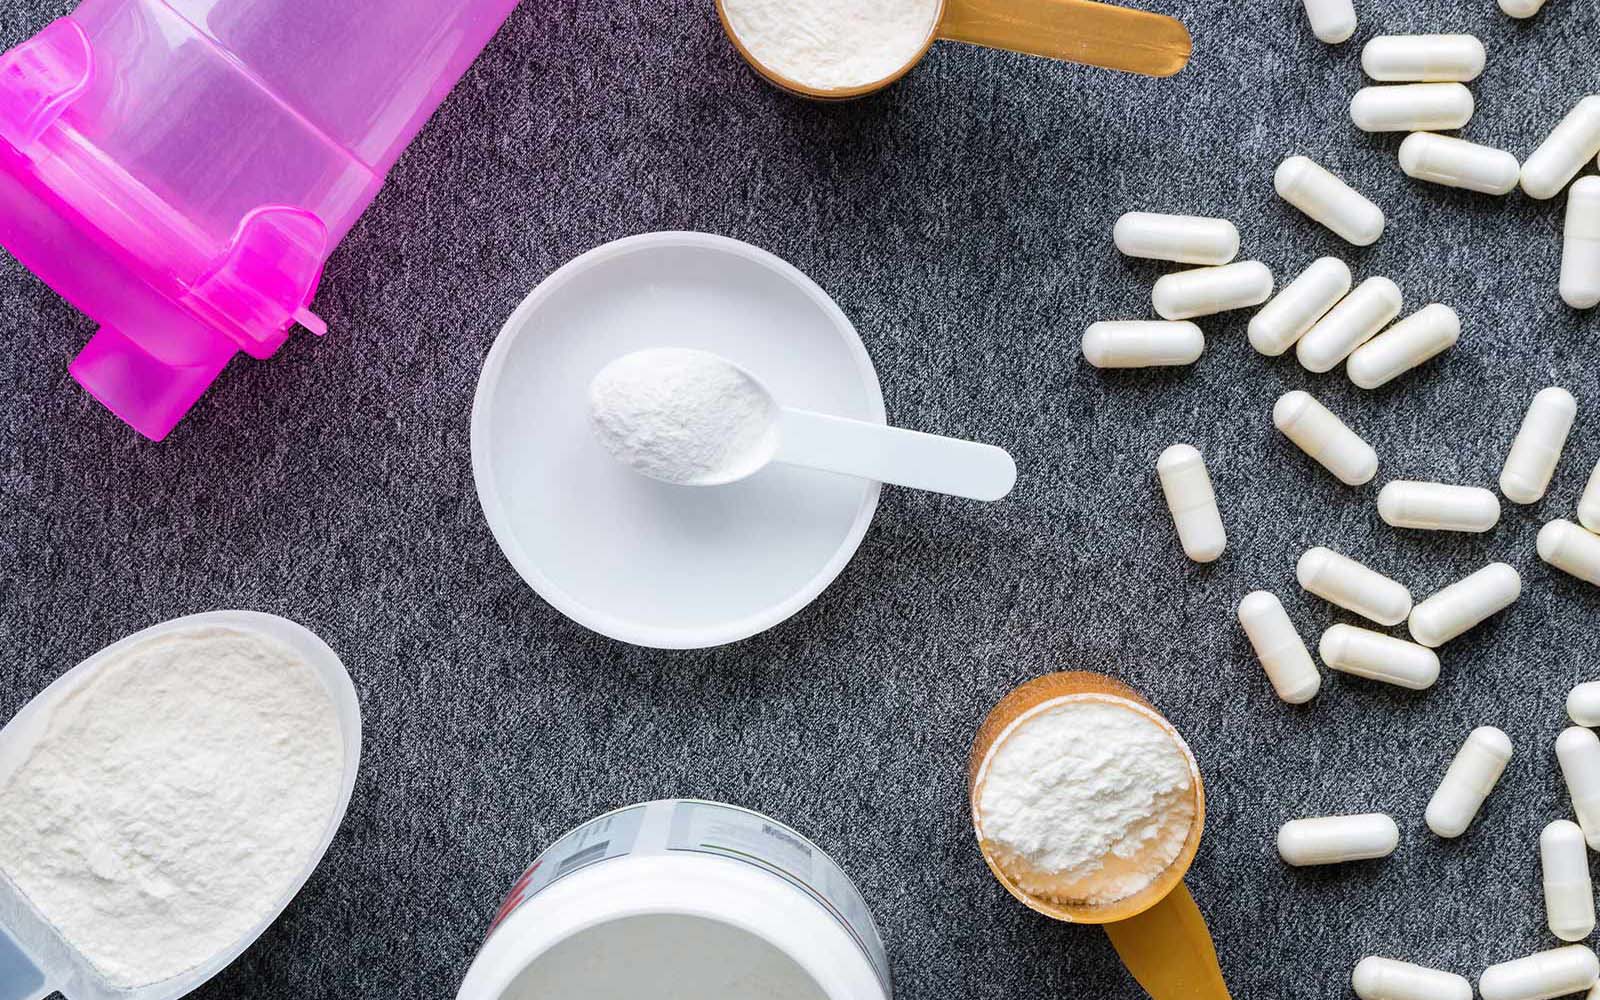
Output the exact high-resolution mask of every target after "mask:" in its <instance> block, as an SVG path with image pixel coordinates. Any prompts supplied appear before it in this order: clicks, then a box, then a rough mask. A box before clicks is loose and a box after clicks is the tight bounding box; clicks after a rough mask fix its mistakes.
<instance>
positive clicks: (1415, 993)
mask: <svg viewBox="0 0 1600 1000" xmlns="http://www.w3.org/2000/svg"><path fill="white" fill-rule="evenodd" d="M1350 985H1351V986H1352V987H1353V988H1354V989H1355V991H1356V996H1358V997H1360V998H1361V1000H1472V984H1471V983H1469V982H1467V981H1466V979H1464V978H1462V977H1461V976H1458V975H1456V974H1455V973H1453V972H1444V971H1441V970H1439V969H1430V968H1428V967H1427V966H1423V965H1412V964H1411V963H1410V962H1399V961H1396V960H1395V959H1392V958H1379V957H1378V956H1377V955H1369V956H1367V957H1366V958H1363V959H1362V960H1361V961H1360V962H1359V963H1358V964H1357V965H1356V969H1355V971H1354V972H1353V973H1351V974H1350Z"/></svg>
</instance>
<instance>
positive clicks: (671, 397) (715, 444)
mask: <svg viewBox="0 0 1600 1000" xmlns="http://www.w3.org/2000/svg"><path fill="white" fill-rule="evenodd" d="M776 417H777V414H776V412H775V407H774V406H773V403H772V400H771V399H770V398H769V397H768V396H767V394H766V391H765V390H764V389H763V388H762V387H761V386H760V385H759V384H757V383H756V382H754V381H753V380H752V379H751V378H750V377H749V376H748V375H746V374H745V373H744V371H743V370H742V369H740V368H738V367H737V366H735V365H732V364H730V363H728V362H727V361H726V360H724V359H723V358H721V357H719V356H717V355H715V354H712V353H710V352H708V351H691V350H687V349H683V348H661V349H657V350H650V351H637V352H635V353H633V354H629V355H626V356H624V357H621V358H618V359H617V360H616V361H613V362H612V363H611V364H609V365H607V366H606V367H605V368H604V369H603V370H602V371H601V372H600V374H599V375H596V376H595V378H594V381H593V382H592V383H590V385H589V422H590V425H591V426H592V427H593V428H594V432H595V435H596V436H597V437H599V438H600V443H601V444H603V445H605V447H606V450H607V451H609V452H611V454H612V457H614V458H616V460H617V461H619V462H621V463H623V464H624V465H627V466H631V467H632V468H633V469H634V470H635V471H637V472H641V473H643V474H644V475H646V476H649V477H651V478H652V479H660V480H663V481H665V482H669V483H679V484H683V485H707V484H713V483H720V482H727V481H730V480H732V479H737V478H740V477H742V476H743V475H746V474H748V473H750V472H752V471H754V470H755V468H757V467H759V465H760V464H761V463H763V462H765V461H766V460H767V458H768V457H770V453H771V451H772V446H773V444H774V442H775V440H776V438H775V435H776V433H777V431H776Z"/></svg>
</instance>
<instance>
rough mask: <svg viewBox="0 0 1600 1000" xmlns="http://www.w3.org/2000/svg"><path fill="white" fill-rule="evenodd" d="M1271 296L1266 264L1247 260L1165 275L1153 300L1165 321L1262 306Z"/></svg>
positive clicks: (1151, 298)
mask: <svg viewBox="0 0 1600 1000" xmlns="http://www.w3.org/2000/svg"><path fill="white" fill-rule="evenodd" d="M1271 295H1272V272H1271V271H1269V270H1267V265H1265V264H1263V263H1261V262H1260V261H1254V260H1245V261H1240V262H1239V263H1237V264H1225V265H1223V266H1222V267H1200V268H1196V269H1194V270H1193V271H1179V272H1178V273H1177V274H1169V275H1166V276H1164V277H1162V278H1161V279H1160V280H1159V281H1157V282H1156V286H1155V289H1154V290H1153V291H1152V292H1151V293H1150V301H1151V302H1152V303H1153V304H1154V305H1155V307H1156V312H1157V314H1159V315H1160V316H1162V317H1164V318H1166V319H1190V318H1192V317H1194V316H1210V315H1212V314H1214V313H1220V312H1227V311H1228V310H1230V309H1243V308H1245V307H1246V306H1256V305H1260V304H1261V303H1263V302H1265V301H1267V299H1268V298H1269V297H1270V296H1271Z"/></svg>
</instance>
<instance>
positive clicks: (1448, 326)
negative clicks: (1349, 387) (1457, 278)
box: [1345, 302, 1461, 389]
mask: <svg viewBox="0 0 1600 1000" xmlns="http://www.w3.org/2000/svg"><path fill="white" fill-rule="evenodd" d="M1460 339H1461V317H1460V316H1458V315H1456V311H1455V310H1454V309H1451V308H1450V307H1449V306H1446V305H1440V304H1439V303H1437V302H1435V303H1433V304H1432V305H1428V306H1423V307H1422V308H1421V309H1418V310H1417V311H1416V312H1414V313H1412V314H1411V315H1410V316H1407V317H1406V318H1405V319H1403V320H1401V321H1400V322H1398V323H1396V324H1395V325H1394V326H1391V327H1390V328H1389V329H1387V330H1385V331H1383V332H1382V333H1380V334H1378V335H1377V336H1376V337H1374V338H1372V339H1371V340H1369V341H1367V342H1366V343H1365V344H1362V345H1361V346H1360V347H1358V348H1356V349H1355V350H1354V351H1353V352H1351V354H1350V361H1349V363H1348V364H1346V365H1345V373H1346V374H1348V375H1349V376H1350V381H1352V382H1354V383H1355V384H1356V385H1358V386H1360V387H1361V388H1363V389H1376V388H1378V387H1379V386H1382V385H1387V384H1388V383H1390V382H1392V381H1394V380H1395V379H1397V378H1399V377H1400V376H1401V375H1404V374H1405V373H1406V372H1408V371H1410V370H1411V369H1413V368H1416V367H1417V366H1418V365H1421V364H1423V363H1425V362H1427V361H1429V360H1431V359H1433V358H1435V357H1438V356H1439V355H1440V354H1443V353H1444V352H1445V351H1448V350H1449V349H1450V348H1452V347H1454V346H1455V344H1456V341H1458V340H1460Z"/></svg>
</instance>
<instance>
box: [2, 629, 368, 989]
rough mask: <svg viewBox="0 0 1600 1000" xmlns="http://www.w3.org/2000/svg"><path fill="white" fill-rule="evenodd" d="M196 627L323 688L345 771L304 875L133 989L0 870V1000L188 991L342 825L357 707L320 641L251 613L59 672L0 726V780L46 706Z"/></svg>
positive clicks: (357, 731)
mask: <svg viewBox="0 0 1600 1000" xmlns="http://www.w3.org/2000/svg"><path fill="white" fill-rule="evenodd" d="M196 627H221V628H231V629H237V630H239V631H243V632H256V633H260V634H262V635H265V636H267V637H269V638H271V639H275V640H277V641H278V642H280V643H283V644H284V645H286V646H288V647H289V648H290V649H292V650H294V652H296V653H298V654H299V655H300V657H301V658H302V659H304V660H305V661H306V663H308V664H310V666H311V668H312V669H313V670H314V671H315V672H316V674H317V677H318V678H319V679H320V680H321V681H322V684H323V686H324V687H325V688H326V689H327V692H328V697H329V698H330V699H331V700H332V702H333V706H334V710H335V712H336V713H337V715H338V722H339V732H340V735H341V736H342V737H343V742H344V774H343V784H342V786H341V790H340V793H339V799H338V802H337V804H336V805H335V808H334V811H333V815H332V816H331V817H330V818H329V820H328V825H327V829H325V830H323V831H322V838H321V841H320V842H319V844H318V846H317V848H316V850H315V851H314V852H313V853H312V855H311V857H310V858H309V859H308V860H307V862H306V865H305V869H304V871H302V872H301V873H300V875H299V877H298V878H296V879H295V880H294V882H293V883H292V884H291V885H290V886H289V887H288V888H287V889H286V890H285V891H284V892H283V894H282V895H281V896H280V897H279V898H278V900H277V902H276V904H275V905H274V906H273V908H272V910H271V912H270V913H268V914H267V915H266V917H265V918H264V919H262V920H261V921H260V922H259V923H258V924H257V925H256V926H255V927H254V928H252V929H251V930H250V932H249V933H247V934H245V935H243V936H242V937H241V938H240V939H239V940H237V941H235V942H234V943H233V945H232V946H231V947H228V948H225V949H223V950H222V951H221V952H218V953H217V954H215V955H212V956H211V958H210V959H208V960H207V961H206V962H204V963H202V964H201V965H199V966H196V967H195V968H192V969H190V970H188V971H187V972H184V973H183V974H181V975H178V976H174V977H173V978H171V979H167V980H164V981H162V982H159V983H153V984H151V985H149V986H141V987H138V988H135V989H119V988H116V987H114V986H112V985H110V984H109V983H107V982H106V980H105V979H104V978H103V977H101V976H100V975H99V973H97V972H96V971H95V969H94V967H93V966H92V965H91V964H90V963H89V962H88V961H87V960H86V959H85V958H84V957H83V956H81V955H80V954H78V952H77V951H76V950H74V949H73V947H72V945H71V944H69V943H68V942H67V941H66V940H65V939H64V938H63V937H62V936H61V934H60V933H59V932H58V931H57V930H56V929H55V928H54V927H53V926H51V924H50V923H49V922H48V921H47V920H45V918H44V917H43V916H42V915H41V914H40V913H39V912H38V911H37V910H36V909H35V908H34V907H33V905H32V904H31V903H30V902H29V901H28V899H27V897H25V896H24V895H23V894H22V893H21V892H20V891H19V890H18V889H17V887H16V886H15V885H13V884H12V883H11V881H10V880H9V879H8V878H6V877H5V874H4V873H3V872H0V1000H43V998H44V997H46V996H48V995H50V994H51V993H55V992H60V993H61V994H62V995H63V996H65V997H67V998H68V1000H176V998H177V997H181V996H184V995H185V994H187V993H189V992H191V991H193V990H195V989H197V988H198V987H199V986H201V985H202V984H203V983H205V982H206V981H207V980H209V979H211V978H212V977H213V976H215V975H216V974H217V973H219V972H221V971H222V970H223V969H224V968H226V967H227V966H228V964H229V963H231V962H232V961H233V960H234V959H235V958H238V957H239V955H241V954H242V953H243V952H244V951H245V949H246V948H249V947H250V945H252V944H253V943H255V940H256V938H258V937H260V936H261V933H262V932H263V931H265V930H266V929H267V927H268V926H269V925H271V923H272V922H273V921H274V920H276V919H277V918H278V916H279V915H280V914H281V913H282V912H283V910H284V908H285V907H287V906H288V905H289V902H290V901H291V900H292V899H294V897H295V895H296V894H297V893H298V892H299V891H300V889H301V887H302V886H304V885H305V883H306V880H307V879H308V878H310V877H311V873H312V872H313V871H314V870H315V869H316V867H317V865H318V864H319V863H321V861H322V857H323V855H324V854H326V853H327V850H328V845H329V844H330V843H332V841H333V835H334V833H335V832H336V831H337V830H338V829H339V824H340V823H341V822H343V820H344V814H345V810H346V808H347V807H348V806H349V804H350V795H351V792H352V791H353V790H354V788H355V781H356V772H357V770H358V769H359V767H360V764H361V709H360V706H359V704H358V703H357V701H356V692H355V686H354V685H353V684H351V682H350V675H349V674H348V673H346V672H345V668H344V664H343V663H341V662H340V660H339V657H338V655H337V654H335V653H334V651H333V650H332V649H329V648H328V645H327V643H325V642H323V641H322V640H321V639H319V638H317V636H316V635H314V634H313V633H311V632H310V631H308V630H307V629H305V628H303V627H301V626H299V625H296V624H295V623H294V622H291V621H288V620H286V619H283V618H278V617H276V616H274V615H265V614H258V613H256V612H252V611H213V612H209V613H207V614H201V615H190V616H188V617H186V618H177V619H174V620H172V621H169V622H164V623H162V624H160V625H156V626H154V627H152V628H147V629H145V630H144V631H142V632H137V633H135V634H133V635H131V636H129V637H127V638H126V639H123V640H121V641H120V642H116V643H113V644H112V645H110V646H107V647H106V648H105V649H102V650H101V651H100V652H98V653H96V654H95V655H93V656H91V657H89V658H88V659H87V660H84V661H83V662H82V663H80V664H78V665H77V666H76V667H73V668H72V669H71V670H69V671H68V672H67V673H65V674H63V675H62V676H61V677H60V678H58V679H57V680H56V682H55V683H53V684H51V685H50V686H49V687H47V688H45V689H44V690H43V691H42V692H40V693H39V695H38V696H37V697H35V698H34V699H33V700H32V701H31V702H29V703H28V704H27V705H26V706H24V707H23V709H22V711H21V712H19V713H17V715H16V717H15V718H13V719H12V720H11V722H10V723H9V724H7V725H6V727H5V728H4V729H0V781H3V780H4V779H6V778H8V777H9V776H10V775H11V774H13V773H14V772H15V771H16V770H17V769H18V768H19V767H21V766H22V765H23V764H24V763H26V761H27V760H28V757H29V755H30V754H31V752H32V750H33V748H34V747H35V746H36V745H37V744H38V742H39V740H40V739H41V738H42V737H43V736H44V735H45V733H46V730H47V726H48V724H49V721H50V717H51V715H52V711H53V709H55V708H56V707H57V706H58V705H59V704H60V703H61V702H62V700H63V699H65V698H68V697H70V696H71V695H72V694H74V693H75V692H77V691H79V690H80V689H81V688H82V687H83V685H84V684H86V683H87V682H88V681H90V680H91V679H92V677H93V675H94V673H95V671H97V670H99V669H100V668H101V667H102V666H103V665H105V664H106V663H107V662H108V661H110V660H112V659H113V658H115V657H117V656H118V655H119V654H120V653H122V652H123V651H124V650H126V649H128V648H129V647H130V646H133V645H135V644H139V643H143V642H145V641H146V640H148V639H152V638H155V637H157V636H161V635H164V634H166V633H169V632H177V631H182V630H187V629H193V628H196Z"/></svg>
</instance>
